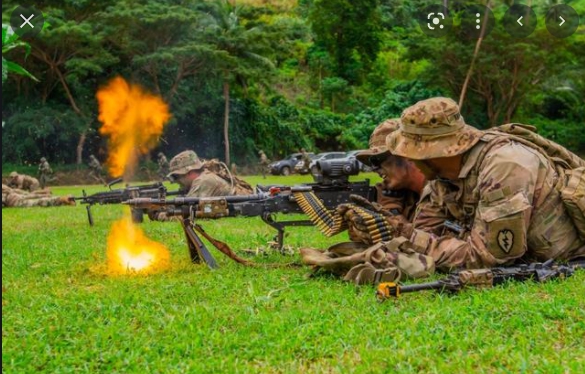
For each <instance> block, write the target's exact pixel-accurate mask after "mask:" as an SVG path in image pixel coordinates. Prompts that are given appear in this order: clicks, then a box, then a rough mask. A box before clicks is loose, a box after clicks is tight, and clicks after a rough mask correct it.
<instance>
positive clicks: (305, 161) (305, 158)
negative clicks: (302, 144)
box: [301, 148, 311, 170]
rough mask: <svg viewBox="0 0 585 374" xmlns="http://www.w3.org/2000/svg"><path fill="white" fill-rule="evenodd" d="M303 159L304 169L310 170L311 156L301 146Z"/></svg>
mask: <svg viewBox="0 0 585 374" xmlns="http://www.w3.org/2000/svg"><path fill="white" fill-rule="evenodd" d="M301 161H303V169H306V170H309V166H310V165H311V156H309V154H308V153H307V151H305V149H304V148H301Z"/></svg>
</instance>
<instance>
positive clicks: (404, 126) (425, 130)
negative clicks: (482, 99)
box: [386, 97, 482, 160]
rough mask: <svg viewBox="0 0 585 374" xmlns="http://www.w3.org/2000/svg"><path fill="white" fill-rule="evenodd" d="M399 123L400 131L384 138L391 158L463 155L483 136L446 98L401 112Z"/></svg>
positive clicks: (417, 158)
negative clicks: (392, 155) (468, 123)
mask: <svg viewBox="0 0 585 374" xmlns="http://www.w3.org/2000/svg"><path fill="white" fill-rule="evenodd" d="M400 121H401V124H400V131H395V132H394V133H392V134H390V136H388V137H387V138H386V146H387V148H388V151H390V152H391V153H392V154H394V155H397V156H402V157H406V158H410V159H413V160H426V159H430V158H439V157H451V156H456V155H459V154H462V153H464V152H466V151H468V150H469V149H471V147H473V146H474V145H475V144H476V143H477V142H478V141H479V139H480V138H481V136H482V132H481V131H480V130H478V129H476V128H475V127H472V126H469V125H467V124H466V123H465V121H464V120H463V117H462V116H461V114H460V113H459V106H458V105H457V103H456V102H455V101H453V100H452V99H449V98H445V97H435V98H432V99H427V100H422V101H419V102H418V103H416V104H414V105H413V106H411V107H409V108H406V109H405V110H404V111H403V112H402V117H401V118H400Z"/></svg>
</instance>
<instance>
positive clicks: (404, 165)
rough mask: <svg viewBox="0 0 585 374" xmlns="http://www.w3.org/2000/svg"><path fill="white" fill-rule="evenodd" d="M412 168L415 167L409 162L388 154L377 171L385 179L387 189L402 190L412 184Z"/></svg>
mask: <svg viewBox="0 0 585 374" xmlns="http://www.w3.org/2000/svg"><path fill="white" fill-rule="evenodd" d="M411 167H414V165H412V164H410V165H409V161H408V160H406V159H404V158H402V157H398V156H393V155H390V154H388V155H387V156H386V158H385V159H384V161H382V163H380V167H379V168H378V169H376V171H377V172H378V174H379V175H380V176H381V177H382V178H383V179H384V183H385V184H386V187H387V188H389V189H391V190H401V189H405V188H408V186H410V184H411V183H410V182H411V178H412V175H411V170H412V168H411Z"/></svg>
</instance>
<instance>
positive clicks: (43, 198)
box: [2, 184, 75, 208]
mask: <svg viewBox="0 0 585 374" xmlns="http://www.w3.org/2000/svg"><path fill="white" fill-rule="evenodd" d="M60 205H75V200H73V199H72V198H70V197H68V196H51V192H50V191H48V190H39V191H35V192H28V191H24V190H20V189H16V188H10V187H8V186H7V185H5V184H2V207H3V208H4V207H26V208H30V207H49V206H60Z"/></svg>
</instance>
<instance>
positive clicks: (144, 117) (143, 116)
mask: <svg viewBox="0 0 585 374" xmlns="http://www.w3.org/2000/svg"><path fill="white" fill-rule="evenodd" d="M96 97H97V100H98V104H99V116H98V119H99V120H100V122H101V123H102V127H101V128H100V130H99V131H100V134H102V135H107V136H109V138H110V139H109V152H108V153H109V154H108V161H107V165H108V168H109V170H110V174H111V175H112V176H113V177H116V178H117V177H121V176H124V177H125V179H127V178H128V177H129V176H130V175H131V174H132V173H133V171H134V167H135V166H136V163H137V161H138V156H139V154H145V153H146V152H148V151H149V150H151V149H152V148H153V147H154V146H155V145H156V144H157V142H158V138H159V137H160V135H161V134H162V131H163V128H164V125H165V124H166V123H167V122H168V120H169V119H170V118H171V115H170V113H169V110H168V106H167V104H165V103H164V101H163V100H162V99H161V98H160V97H158V96H154V95H151V94H149V93H147V92H145V91H144V90H143V89H142V88H141V87H140V86H138V85H133V84H128V83H127V82H126V81H125V80H124V79H123V78H121V77H116V78H114V79H112V80H111V81H110V82H109V83H108V84H107V85H106V86H104V87H102V88H101V89H100V90H98V92H97V94H96Z"/></svg>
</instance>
